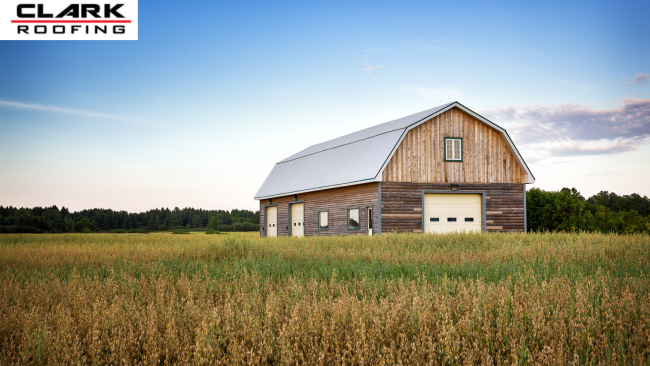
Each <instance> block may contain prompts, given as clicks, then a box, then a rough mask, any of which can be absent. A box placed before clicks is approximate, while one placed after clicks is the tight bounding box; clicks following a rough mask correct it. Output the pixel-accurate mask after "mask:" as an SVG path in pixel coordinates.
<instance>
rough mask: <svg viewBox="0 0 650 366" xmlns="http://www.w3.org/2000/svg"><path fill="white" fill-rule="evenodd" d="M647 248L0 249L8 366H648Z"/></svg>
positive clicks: (185, 242) (70, 241)
mask: <svg viewBox="0 0 650 366" xmlns="http://www.w3.org/2000/svg"><path fill="white" fill-rule="evenodd" d="M649 270H650V238H649V237H648V236H647V235H634V236H617V235H612V236H608V235H600V234H579V235H578V234H549V235H524V234H522V235H484V234H455V235H447V236H434V235H426V236H421V235H389V236H384V237H373V238H367V237H356V238H352V237H350V238H328V239H319V238H312V239H295V238H277V239H270V240H269V239H266V240H264V239H260V238H257V237H256V236H255V235H254V234H228V235H221V236H208V235H200V234H194V235H183V236H180V235H177V236H172V235H166V234H151V235H138V234H133V235H99V234H69V235H68V234H64V235H0V291H1V294H0V317H2V321H1V322H0V346H1V347H0V364H3V365H4V364H116V365H117V364H320V365H331V364H373V365H374V364H449V365H457V364H458V365H460V364H468V365H473V364H554V365H565V364H603V365H608V364H633V365H645V364H648V363H650V286H649V285H650V282H649V277H648V274H649V273H650V272H649Z"/></svg>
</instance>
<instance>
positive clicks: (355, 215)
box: [348, 206, 361, 230]
mask: <svg viewBox="0 0 650 366" xmlns="http://www.w3.org/2000/svg"><path fill="white" fill-rule="evenodd" d="M359 222H360V220H359V207H358V206H357V207H348V230H359V229H360V227H361V225H360V224H359Z"/></svg>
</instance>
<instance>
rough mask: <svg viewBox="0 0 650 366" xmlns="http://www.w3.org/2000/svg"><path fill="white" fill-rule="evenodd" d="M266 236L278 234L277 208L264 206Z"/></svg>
mask: <svg viewBox="0 0 650 366" xmlns="http://www.w3.org/2000/svg"><path fill="white" fill-rule="evenodd" d="M266 226H267V227H266V230H267V231H266V236H269V237H271V236H278V208H277V207H267V208H266Z"/></svg>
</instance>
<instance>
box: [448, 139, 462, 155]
mask: <svg viewBox="0 0 650 366" xmlns="http://www.w3.org/2000/svg"><path fill="white" fill-rule="evenodd" d="M445 161H463V138H462V137H445Z"/></svg>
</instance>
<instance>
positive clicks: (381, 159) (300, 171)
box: [255, 102, 535, 200]
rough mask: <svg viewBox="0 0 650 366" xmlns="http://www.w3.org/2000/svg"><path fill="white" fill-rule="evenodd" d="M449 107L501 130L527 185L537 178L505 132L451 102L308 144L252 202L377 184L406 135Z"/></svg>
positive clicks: (279, 167) (278, 166) (278, 168)
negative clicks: (524, 176)
mask: <svg viewBox="0 0 650 366" xmlns="http://www.w3.org/2000/svg"><path fill="white" fill-rule="evenodd" d="M453 107H458V108H460V109H462V110H463V111H465V112H467V113H468V114H471V115H473V116H474V117H476V118H477V119H479V120H481V121H483V122H485V123H487V124H488V125H490V126H491V127H493V128H495V129H497V130H498V131H499V132H501V133H502V134H503V136H504V137H505V138H506V140H507V141H508V143H509V145H510V147H511V149H512V151H513V152H514V153H515V155H516V156H517V158H518V159H519V160H520V162H521V165H522V166H523V167H524V169H525V170H526V172H527V175H528V177H527V183H534V179H535V178H534V177H533V175H532V173H531V172H530V170H529V169H528V167H527V166H526V163H525V162H524V160H523V159H522V158H521V156H520V155H519V152H518V151H517V148H516V147H515V145H514V144H513V143H512V141H511V140H510V136H508V133H507V132H506V131H505V130H504V129H503V128H501V127H499V126H497V125H496V124H494V123H492V122H490V121H488V120H487V119H485V118H484V117H482V116H480V115H478V114H476V113H474V112H473V111H471V110H469V109H468V108H466V107H465V106H463V105H462V104H460V103H458V102H452V103H447V104H443V105H441V106H438V107H435V108H431V109H428V110H426V111H422V112H419V113H416V114H412V115H410V116H407V117H403V118H400V119H396V120H394V121H390V122H386V123H382V124H380V125H376V126H373V127H370V128H366V129H364V130H361V131H357V132H353V133H351V134H348V135H345V136H341V137H338V138H335V139H333V140H329V141H326V142H322V143H320V144H316V145H312V146H310V147H308V148H306V149H304V150H302V151H300V152H298V153H296V154H294V155H291V156H289V157H288V158H286V159H283V160H281V161H279V162H278V163H276V164H275V167H273V170H272V171H271V173H270V174H269V176H268V177H267V178H266V180H265V181H264V183H263V184H262V187H260V189H259V191H257V194H256V195H255V199H258V200H259V199H267V198H273V197H280V196H286V195H289V194H297V193H303V192H310V191H316V190H321V189H327V188H334V187H342V186H348V185H353V184H361V183H367V182H372V181H381V172H382V171H383V169H384V166H385V164H386V163H387V162H388V160H389V159H390V158H391V156H392V155H393V153H394V151H395V149H396V148H397V146H399V144H400V142H401V141H402V138H403V137H404V136H405V135H406V133H407V132H408V131H409V130H410V129H411V128H413V127H416V126H417V125H419V124H421V123H424V122H425V121H428V120H429V119H431V118H432V117H435V116H436V115H438V114H440V113H442V112H445V111H447V110H449V109H451V108H453Z"/></svg>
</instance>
